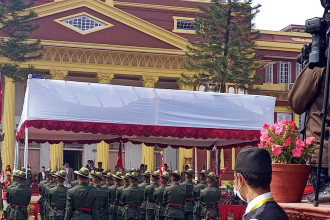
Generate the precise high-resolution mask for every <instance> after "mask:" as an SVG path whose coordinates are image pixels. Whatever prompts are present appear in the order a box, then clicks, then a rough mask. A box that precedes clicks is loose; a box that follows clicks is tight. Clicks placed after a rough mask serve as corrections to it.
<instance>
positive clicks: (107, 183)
mask: <svg viewBox="0 0 330 220" xmlns="http://www.w3.org/2000/svg"><path fill="white" fill-rule="evenodd" d="M103 177H104V178H105V185H103V186H102V188H103V189H105V190H107V191H108V190H109V188H110V187H111V186H113V184H114V179H113V175H112V173H110V172H108V173H107V174H106V175H103Z"/></svg>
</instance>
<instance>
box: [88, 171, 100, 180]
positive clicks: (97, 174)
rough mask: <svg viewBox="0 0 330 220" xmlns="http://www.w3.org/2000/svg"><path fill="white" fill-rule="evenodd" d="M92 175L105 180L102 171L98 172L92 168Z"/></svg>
mask: <svg viewBox="0 0 330 220" xmlns="http://www.w3.org/2000/svg"><path fill="white" fill-rule="evenodd" d="M89 174H90V176H91V177H93V178H95V177H96V178H98V179H100V180H103V175H102V173H101V172H98V171H95V170H92V171H91V172H90V173H89Z"/></svg>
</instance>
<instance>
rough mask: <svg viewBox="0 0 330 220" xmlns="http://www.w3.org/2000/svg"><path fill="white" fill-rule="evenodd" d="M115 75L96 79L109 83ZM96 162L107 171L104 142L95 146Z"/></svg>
mask: <svg viewBox="0 0 330 220" xmlns="http://www.w3.org/2000/svg"><path fill="white" fill-rule="evenodd" d="M114 76H115V74H112V73H103V72H98V73H97V79H98V81H99V83H104V84H106V83H110V82H111V80H112V79H113V78H114ZM96 160H97V162H102V168H103V169H105V170H107V169H109V144H107V143H105V142H104V141H102V142H100V143H98V144H97V149H96Z"/></svg>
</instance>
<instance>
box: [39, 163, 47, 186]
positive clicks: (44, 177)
mask: <svg viewBox="0 0 330 220" xmlns="http://www.w3.org/2000/svg"><path fill="white" fill-rule="evenodd" d="M45 179H46V171H45V166H42V167H41V171H40V172H39V173H38V184H39V183H40V182H41V181H43V180H45Z"/></svg>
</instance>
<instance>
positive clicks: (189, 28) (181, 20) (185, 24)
mask: <svg viewBox="0 0 330 220" xmlns="http://www.w3.org/2000/svg"><path fill="white" fill-rule="evenodd" d="M173 20H174V29H173V32H178V33H187V34H195V26H194V24H195V19H194V18H188V17H177V16H173Z"/></svg>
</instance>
